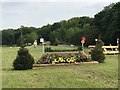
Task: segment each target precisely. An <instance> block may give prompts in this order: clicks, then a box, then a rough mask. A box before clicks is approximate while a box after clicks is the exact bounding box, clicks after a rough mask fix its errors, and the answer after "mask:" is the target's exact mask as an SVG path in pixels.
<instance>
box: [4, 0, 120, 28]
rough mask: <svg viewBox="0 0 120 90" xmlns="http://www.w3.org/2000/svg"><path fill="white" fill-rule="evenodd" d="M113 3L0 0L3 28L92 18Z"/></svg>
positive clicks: (100, 1)
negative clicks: (0, 0)
mask: <svg viewBox="0 0 120 90" xmlns="http://www.w3.org/2000/svg"><path fill="white" fill-rule="evenodd" d="M22 1H24V2H22ZM25 1H26V2H25ZM37 1H39V2H37ZM115 1H118V0H29V1H28V0H2V5H3V8H2V15H3V17H2V19H3V20H4V21H3V28H8V27H13V28H16V27H18V26H20V25H26V26H35V27H38V26H42V25H45V24H48V23H54V22H59V21H61V20H67V19H70V18H71V17H79V16H84V15H87V16H90V17H93V16H94V15H95V14H96V13H97V12H99V11H101V10H102V9H103V8H104V6H106V5H109V4H110V3H112V2H115Z"/></svg>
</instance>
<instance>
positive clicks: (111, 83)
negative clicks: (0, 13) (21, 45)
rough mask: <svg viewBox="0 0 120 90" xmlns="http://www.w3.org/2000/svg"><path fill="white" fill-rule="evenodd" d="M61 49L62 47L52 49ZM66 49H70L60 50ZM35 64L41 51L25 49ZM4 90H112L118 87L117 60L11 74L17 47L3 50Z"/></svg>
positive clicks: (114, 57) (107, 57)
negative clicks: (32, 89)
mask: <svg viewBox="0 0 120 90" xmlns="http://www.w3.org/2000/svg"><path fill="white" fill-rule="evenodd" d="M53 48H61V47H53ZM62 48H69V47H62ZM28 49H29V51H30V53H31V54H32V55H33V56H34V58H35V60H36V61H37V59H38V58H39V56H40V55H41V54H42V53H41V52H42V48H41V47H37V48H33V47H28ZM2 50H3V51H2V68H3V71H2V79H3V81H2V84H3V85H2V86H3V88H21V87H22V88H26V87H29V88H30V87H34V88H39V87H47V88H50V87H52V88H55V87H61V88H63V87H64V88H74V87H76V88H77V87H78V88H115V87H117V83H118V57H117V56H116V55H115V56H106V63H103V64H89V65H88V64H80V65H70V66H53V67H37V68H34V69H32V70H23V71H15V70H12V63H13V60H14V58H15V57H16V54H17V50H18V48H17V47H14V48H9V47H7V48H3V49H2Z"/></svg>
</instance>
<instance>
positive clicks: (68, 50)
mask: <svg viewBox="0 0 120 90" xmlns="http://www.w3.org/2000/svg"><path fill="white" fill-rule="evenodd" d="M70 51H82V47H80V46H79V47H78V48H77V49H66V50H53V49H52V48H51V47H45V52H70Z"/></svg>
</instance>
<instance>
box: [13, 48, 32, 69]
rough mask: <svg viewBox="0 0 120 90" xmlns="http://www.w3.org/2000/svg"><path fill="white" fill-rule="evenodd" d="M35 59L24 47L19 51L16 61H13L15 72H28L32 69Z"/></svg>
mask: <svg viewBox="0 0 120 90" xmlns="http://www.w3.org/2000/svg"><path fill="white" fill-rule="evenodd" d="M33 64H34V59H33V57H32V56H31V55H30V53H29V51H28V49H27V48H24V47H23V46H22V47H21V48H20V49H19V51H18V55H17V57H16V59H15V60H14V61H13V67H14V69H15V70H27V69H32V67H33Z"/></svg>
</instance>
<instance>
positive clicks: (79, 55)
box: [37, 52, 90, 64]
mask: <svg viewBox="0 0 120 90" xmlns="http://www.w3.org/2000/svg"><path fill="white" fill-rule="evenodd" d="M89 61H90V58H89V57H88V55H87V54H85V53H84V52H52V53H46V54H44V55H43V56H42V57H41V58H40V59H39V60H38V61H37V64H60V63H77V62H89Z"/></svg>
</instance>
